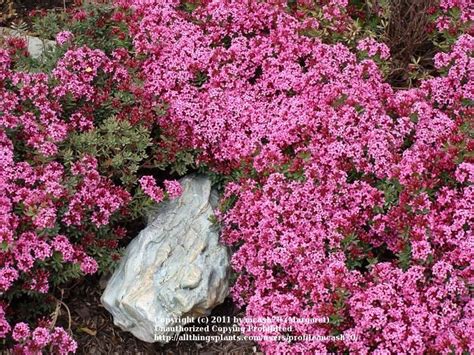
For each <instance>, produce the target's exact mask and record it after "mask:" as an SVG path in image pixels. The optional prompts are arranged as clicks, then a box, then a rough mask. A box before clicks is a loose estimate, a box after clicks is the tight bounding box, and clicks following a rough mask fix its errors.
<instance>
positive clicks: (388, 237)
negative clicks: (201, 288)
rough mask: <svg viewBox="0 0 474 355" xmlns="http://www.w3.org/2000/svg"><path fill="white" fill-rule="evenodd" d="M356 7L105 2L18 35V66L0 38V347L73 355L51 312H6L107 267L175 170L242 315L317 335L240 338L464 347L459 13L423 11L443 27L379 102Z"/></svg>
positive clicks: (340, 2)
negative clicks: (412, 72) (212, 205)
mask: <svg viewBox="0 0 474 355" xmlns="http://www.w3.org/2000/svg"><path fill="white" fill-rule="evenodd" d="M367 4H372V5H373V4H374V2H367V3H366V5H367ZM362 5H364V3H363V2H360V1H353V2H348V1H345V0H337V1H336V0H328V1H290V2H287V1H277V0H276V1H263V2H262V1H253V0H251V1H245V2H242V1H199V2H198V1H196V2H181V1H174V0H167V1H166V0H150V1H139V0H119V1H116V2H115V4H114V6H109V5H100V4H95V5H90V4H88V5H86V6H85V7H84V8H80V9H78V10H76V11H74V12H71V13H69V14H61V15H54V16H53V15H51V14H50V15H47V16H46V17H41V18H39V19H38V21H37V26H38V27H37V29H36V30H37V31H40V32H41V33H43V34H44V35H45V36H51V37H54V38H55V39H56V41H57V47H56V48H55V49H52V50H51V51H50V52H48V53H46V55H45V56H44V57H43V58H41V59H40V60H33V59H31V58H29V57H28V56H27V55H26V54H25V43H24V42H22V41H21V40H17V39H10V40H7V41H6V43H5V46H4V47H5V49H3V50H0V127H1V130H0V142H1V151H2V154H1V155H0V157H1V160H2V165H1V166H2V169H1V171H0V191H1V194H0V206H1V207H0V211H1V213H0V221H1V223H0V238H1V243H2V244H1V247H2V251H1V253H0V256H1V257H0V287H1V292H2V299H3V303H2V304H1V305H0V321H1V326H0V338H2V339H4V340H3V341H4V343H5V345H6V346H14V347H15V349H17V351H18V352H20V353H21V352H23V353H27V352H31V353H34V352H35V351H36V352H37V351H39V350H40V349H49V350H50V351H53V352H60V353H68V352H73V351H75V349H76V344H75V342H74V340H73V339H72V338H71V337H70V335H69V334H68V333H67V332H66V331H65V330H63V329H62V328H60V327H56V325H55V322H54V317H53V320H47V319H40V320H39V321H35V317H37V316H40V315H44V314H45V313H48V312H50V310H42V309H39V308H38V309H37V310H38V311H37V312H35V314H33V317H32V318H31V319H22V317H25V315H24V313H22V312H21V311H19V309H20V307H19V306H18V305H21V303H22V302H25V301H24V300H25V298H29V299H37V300H38V299H39V300H40V301H44V300H46V299H51V297H53V302H50V303H51V304H52V305H53V306H54V305H58V304H59V305H61V302H62V301H60V300H55V298H54V297H57V295H58V290H59V289H60V287H61V285H63V284H65V283H67V282H68V280H70V279H74V278H78V277H81V276H82V275H84V274H92V273H95V272H96V271H97V270H99V269H100V270H101V271H106V270H109V269H110V268H111V267H112V266H113V264H114V260H116V259H117V258H118V254H117V248H118V247H119V246H120V244H119V241H118V240H119V239H120V238H122V237H124V236H125V235H126V233H127V232H126V230H125V229H124V227H125V226H126V221H127V220H130V219H132V218H136V217H138V216H139V214H140V213H143V211H144V209H145V208H146V207H147V206H149V205H150V204H151V203H152V201H154V202H155V203H159V202H161V201H163V200H164V199H165V198H175V197H176V196H178V195H179V194H180V193H181V189H180V186H179V184H178V183H176V182H175V181H170V180H166V181H163V187H160V186H159V185H157V182H156V179H155V178H154V177H153V174H152V173H150V171H151V172H155V171H156V170H157V169H167V170H172V171H175V172H178V173H179V174H183V173H185V171H186V169H187V168H188V167H189V166H194V167H199V168H200V169H202V170H206V171H208V172H209V173H210V174H212V175H213V176H214V177H215V178H216V182H219V183H220V184H221V185H220V186H222V187H223V189H224V197H223V199H222V202H221V210H220V212H219V213H218V216H217V217H218V221H219V222H220V224H221V226H222V240H223V242H225V243H227V244H229V245H233V246H235V247H236V250H237V251H236V252H235V253H234V255H233V258H232V265H233V267H234V270H235V271H236V272H237V274H238V278H237V281H236V283H235V285H234V287H233V293H232V295H233V298H234V300H235V301H236V302H237V303H238V304H239V305H241V306H242V307H244V308H245V312H246V316H247V317H249V318H261V317H272V316H279V317H282V319H284V318H285V317H299V318H320V317H328V319H329V320H330V322H329V323H325V324H299V325H298V326H296V327H294V328H293V330H292V332H291V334H278V332H276V331H274V332H266V331H264V330H255V329H250V330H247V334H249V335H258V336H261V335H284V336H292V337H294V340H292V341H279V342H275V341H261V342H259V345H260V346H261V348H262V349H263V350H264V351H266V352H268V353H286V352H296V353H299V352H303V353H315V352H318V353H327V352H354V353H362V354H363V353H371V352H374V351H377V352H380V353H391V352H394V353H455V354H461V353H463V352H465V353H468V352H469V351H471V350H472V349H473V348H474V344H473V343H472V339H473V335H474V334H473V333H472V332H473V329H474V324H473V320H474V314H473V307H474V303H473V301H472V272H473V269H472V258H473V256H474V255H473V248H472V243H473V233H472V222H473V220H472V219H473V213H472V211H473V210H474V206H473V202H472V201H474V198H473V186H472V181H473V178H474V165H473V164H474V162H473V154H472V149H473V144H474V143H473V130H472V129H473V128H472V123H473V122H472V121H473V111H474V109H473V100H474V97H473V96H474V95H473V93H474V88H473V82H472V79H473V75H474V72H473V68H474V60H473V51H474V38H473V37H472V36H471V34H472V17H473V12H472V7H469V4H468V3H467V2H463V1H457V2H446V1H441V2H440V3H439V4H436V6H435V7H434V8H433V9H432V10H430V13H432V14H434V13H443V14H444V15H443V16H444V17H443V20H440V19H439V17H438V18H436V19H435V18H434V17H433V18H432V19H427V21H428V23H430V24H433V26H434V27H433V26H431V27H430V26H428V27H429V28H427V31H428V32H429V33H430V36H431V37H430V38H431V39H432V41H433V43H434V44H433V43H432V46H433V48H437V47H436V46H438V47H440V48H441V49H442V50H444V51H441V49H440V50H439V52H438V54H436V55H435V56H434V58H433V65H432V67H433V68H430V70H429V71H426V73H424V75H422V77H423V78H424V79H423V78H422V77H416V80H414V81H410V85H411V86H413V87H411V88H409V89H408V88H407V89H403V90H400V89H395V88H394V87H392V86H391V85H390V83H389V82H388V81H387V80H386V79H387V78H390V75H389V74H390V73H389V71H390V65H391V62H390V61H391V54H390V48H389V46H388V45H387V44H385V43H383V39H384V35H383V32H382V33H379V27H377V26H378V25H377V21H376V20H373V18H374V16H375V18H377V16H379V18H383V16H389V15H386V12H384V10H386V8H384V7H383V6H382V7H381V8H380V10H379V11H378V12H377V11H376V12H375V15H374V12H372V13H371V15H370V16H369V17H366V18H363V16H362V15H361V11H362V10H361V9H362V8H363V6H362ZM372 5H371V6H372ZM392 11H393V9H392ZM374 21H375V22H374ZM429 21H435V22H429ZM443 21H444V22H443ZM374 23H375V24H374ZM94 26H95V27H94ZM93 28H94V29H93ZM433 31H434V32H433ZM104 38H107V41H104ZM425 74H426V75H425ZM414 84H416V85H414ZM162 180H163V179H162ZM53 314H54V313H53ZM27 322H30V325H28V324H27ZM274 325H281V324H278V321H277V320H276V321H275V324H274ZM30 328H31V329H32V330H31V331H30ZM244 331H245V329H244ZM303 336H321V337H326V338H325V339H322V340H321V339H320V340H317V341H315V340H308V339H304V338H301V339H300V340H298V337H303ZM336 337H339V338H336Z"/></svg>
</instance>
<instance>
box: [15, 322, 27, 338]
mask: <svg viewBox="0 0 474 355" xmlns="http://www.w3.org/2000/svg"><path fill="white" fill-rule="evenodd" d="M29 336H30V327H29V326H28V324H26V323H23V322H20V323H17V324H15V327H13V333H12V338H13V340H15V341H23V340H25V339H27V338H28V337H29Z"/></svg>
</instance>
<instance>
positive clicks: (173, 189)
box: [164, 180, 183, 199]
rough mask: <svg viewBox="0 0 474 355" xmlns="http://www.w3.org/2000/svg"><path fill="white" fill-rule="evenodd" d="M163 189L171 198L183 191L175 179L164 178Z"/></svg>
mask: <svg viewBox="0 0 474 355" xmlns="http://www.w3.org/2000/svg"><path fill="white" fill-rule="evenodd" d="M164 184H165V189H166V192H167V193H168V195H169V197H170V198H171V199H175V198H178V197H179V196H181V194H182V193H183V188H182V187H181V184H180V183H179V182H178V181H176V180H172V181H170V180H165V181H164Z"/></svg>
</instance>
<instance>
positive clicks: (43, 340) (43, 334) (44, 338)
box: [32, 327, 51, 348]
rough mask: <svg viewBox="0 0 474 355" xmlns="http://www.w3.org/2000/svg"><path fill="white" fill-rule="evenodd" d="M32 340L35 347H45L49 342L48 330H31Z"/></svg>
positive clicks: (40, 328)
mask: <svg viewBox="0 0 474 355" xmlns="http://www.w3.org/2000/svg"><path fill="white" fill-rule="evenodd" d="M32 339H33V342H34V343H35V345H36V346H38V347H39V348H43V347H45V346H46V345H48V344H49V342H50V340H51V338H50V334H49V330H48V329H46V328H42V327H38V328H36V329H35V330H33V333H32Z"/></svg>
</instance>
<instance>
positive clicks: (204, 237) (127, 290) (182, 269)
mask: <svg viewBox="0 0 474 355" xmlns="http://www.w3.org/2000/svg"><path fill="white" fill-rule="evenodd" d="M181 184H182V186H183V194H182V195H181V197H180V198H178V199H176V200H173V201H168V202H165V203H163V204H161V206H160V207H159V209H158V210H157V211H156V213H154V216H155V217H153V218H150V222H149V224H148V226H147V227H146V228H145V229H144V230H142V231H141V232H140V234H139V235H138V236H137V237H136V238H135V239H134V240H133V241H132V242H131V243H130V245H129V246H128V247H127V249H126V251H125V255H124V257H123V259H122V260H121V262H120V265H119V266H118V268H117V270H116V271H115V272H114V274H113V275H112V277H111V279H110V280H109V282H108V284H107V287H106V289H105V291H104V293H103V295H102V298H101V301H102V304H103V305H104V306H105V308H106V309H107V310H108V311H109V312H110V313H111V314H112V315H113V318H114V323H115V325H117V326H119V327H120V328H122V329H123V330H126V331H129V332H131V333H132V334H133V335H135V336H136V337H137V338H139V339H141V340H143V341H146V342H155V341H161V342H164V340H163V339H164V337H163V336H170V335H173V334H174V333H175V331H173V329H172V328H173V327H175V328H177V325H180V324H181V325H182V324H183V323H185V322H183V320H187V319H191V318H192V317H200V316H206V315H209V313H210V312H211V310H212V309H213V308H214V307H215V306H216V305H218V304H220V303H222V302H223V301H224V299H225V297H226V296H227V294H228V276H229V275H228V274H229V256H228V252H227V249H226V248H225V247H224V246H222V245H220V244H219V243H218V231H217V230H216V228H215V226H213V225H212V223H211V222H210V221H209V217H210V216H211V215H213V207H212V206H211V201H212V200H214V199H215V196H213V194H212V193H211V183H210V180H209V179H208V178H207V177H204V176H190V177H185V178H183V179H182V180H181ZM181 322H183V323H181Z"/></svg>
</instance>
